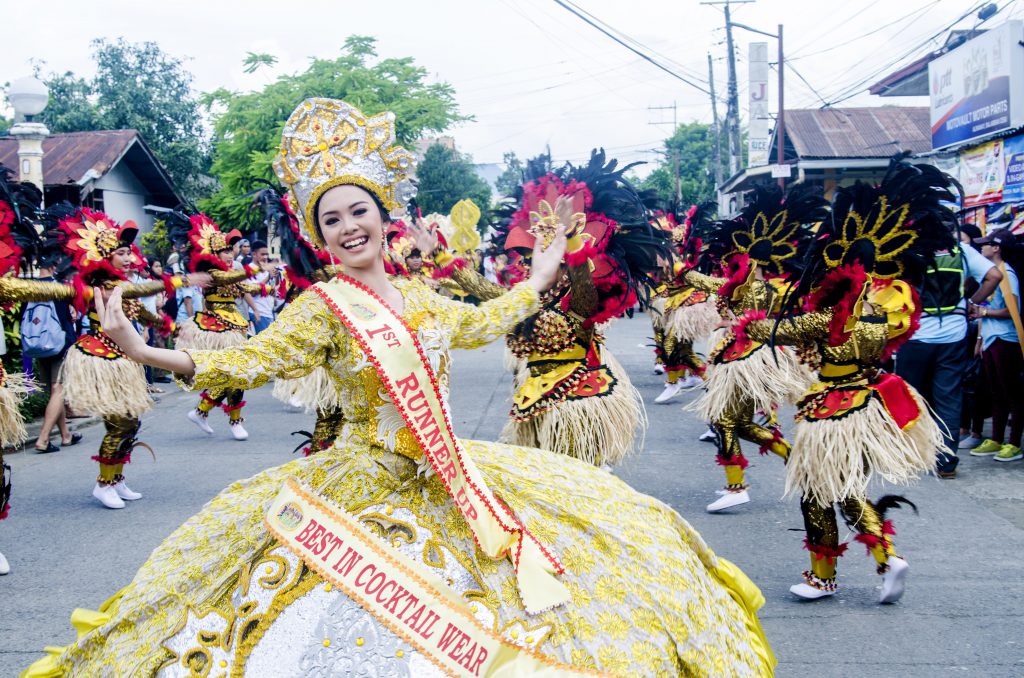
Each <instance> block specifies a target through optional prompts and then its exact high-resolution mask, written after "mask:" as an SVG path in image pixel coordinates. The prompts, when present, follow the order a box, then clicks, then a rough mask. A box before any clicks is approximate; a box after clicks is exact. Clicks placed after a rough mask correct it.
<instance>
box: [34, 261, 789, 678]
mask: <svg viewBox="0 0 1024 678" xmlns="http://www.w3.org/2000/svg"><path fill="white" fill-rule="evenodd" d="M321 284H328V285H330V284H334V283H321ZM395 285H396V286H397V287H398V288H399V289H400V290H401V292H402V295H403V297H404V299H405V310H404V313H403V317H404V318H405V320H406V322H407V323H408V324H409V325H410V327H411V328H412V329H413V330H414V331H416V332H417V334H418V336H419V339H420V341H421V343H422V345H423V348H424V351H425V353H426V356H427V360H428V362H429V363H430V366H431V368H432V369H433V370H434V371H435V374H436V375H437V378H438V382H439V385H440V387H441V391H442V395H443V396H445V399H447V390H448V384H449V357H448V351H449V349H450V348H472V347H477V346H480V345H483V344H485V343H488V342H490V341H494V340H496V339H499V338H500V337H502V336H503V335H504V334H505V333H506V332H508V331H509V330H510V329H511V327H512V326H514V325H515V324H516V323H518V322H519V321H521V320H522V319H523V318H524V317H526V316H528V315H529V314H530V313H533V312H535V311H536V306H537V295H536V292H534V291H533V289H532V288H530V287H529V286H527V285H519V286H517V287H515V288H513V290H512V291H510V292H509V293H508V294H506V295H504V296H503V297H501V298H499V299H495V300H493V301H490V302H487V303H484V304H482V305H480V306H479V307H474V306H470V305H467V304H461V303H458V302H454V301H450V300H447V299H444V298H442V297H440V296H439V295H437V294H436V293H435V292H433V291H431V290H429V289H428V288H426V287H425V286H423V285H422V284H421V283H418V282H415V281H408V280H395ZM192 358H193V360H194V361H195V363H196V376H195V378H194V380H193V384H192V386H193V387H194V388H197V389H198V388H208V387H213V386H228V385H229V386H231V387H234V388H239V389H245V390H248V389H252V388H257V387H259V386H261V385H263V384H265V383H266V382H267V381H268V380H269V379H270V378H272V377H275V376H277V377H286V378H291V377H298V376H301V375H303V374H305V373H307V372H309V371H311V370H313V369H314V368H316V367H318V366H323V365H326V366H327V368H328V372H329V373H330V375H331V378H332V379H333V380H334V381H335V383H336V385H337V387H338V389H339V391H340V393H341V394H342V397H341V402H342V403H343V407H344V410H345V411H344V422H345V423H344V427H343V429H342V431H341V432H340V434H339V435H338V437H337V441H336V443H335V445H334V447H333V448H330V449H328V450H325V451H323V452H321V453H319V454H316V455H314V456H311V457H306V458H302V459H297V460H295V461H292V462H290V463H287V464H284V465H282V466H278V467H276V468H272V469H269V470H267V471H264V472H263V473H260V474H258V475H256V476H253V477H251V478H248V479H245V480H241V481H239V482H236V483H234V484H232V485H231V486H230V487H228V488H227V489H225V490H224V491H223V492H222V493H221V494H220V495H218V496H217V497H216V498H215V499H213V500H212V501H211V502H210V503H209V504H207V505H206V506H205V507H204V508H203V509H202V510H201V511H200V512H199V513H198V514H196V515H195V516H193V517H192V518H190V519H189V520H188V521H187V522H185V523H184V524H183V525H182V526H181V527H180V528H178V529H177V530H176V531H175V532H174V533H173V534H172V535H171V536H170V537H168V538H167V539H166V540H165V541H164V542H163V543H162V544H161V545H160V546H159V547H158V548H157V549H156V550H155V551H154V552H153V554H152V556H151V557H150V558H149V560H148V561H147V562H146V563H145V564H144V565H143V566H142V568H141V569H140V570H139V571H138V573H137V575H136V577H135V579H134V580H133V581H132V583H131V584H130V585H128V586H127V587H126V588H125V589H123V590H122V591H121V592H120V593H119V594H118V596H117V597H115V598H114V599H112V601H108V604H107V606H106V607H105V609H104V610H103V613H101V614H98V615H97V614H95V613H93V616H92V617H91V621H90V622H89V625H90V626H95V629H94V630H93V631H92V632H91V633H89V634H88V635H85V636H84V637H82V638H80V639H79V641H78V642H77V643H75V644H72V645H70V646H68V647H67V648H65V649H64V651H63V653H62V654H60V655H59V656H57V657H56V665H57V666H58V667H59V669H60V670H62V671H63V672H64V674H65V675H72V676H118V677H120V676H148V675H160V676H210V677H213V676H242V675H246V676H275V677H276V676H323V677H328V676H330V677H341V676H350V675H363V674H366V675H370V674H367V673H366V672H367V670H369V671H371V672H372V675H379V676H426V675H436V669H435V668H434V667H433V665H431V664H429V663H428V662H427V661H426V659H425V658H424V657H422V656H420V655H418V653H417V652H416V651H415V650H414V649H413V648H411V647H409V646H408V645H406V644H405V643H404V642H403V641H402V640H401V639H400V638H399V637H397V636H395V635H394V634H392V633H391V632H390V631H388V630H387V629H386V628H384V627H383V626H382V625H380V624H378V623H377V622H376V620H375V619H374V618H373V617H371V616H370V615H369V614H368V613H366V612H365V611H363V610H362V608H360V607H359V606H358V605H357V604H355V603H354V602H353V601H351V599H349V598H348V597H347V596H345V595H344V594H343V593H341V592H339V591H336V590H332V589H331V586H330V585H329V584H327V583H326V582H324V581H323V580H322V579H321V578H320V577H319V576H318V575H317V574H315V573H314V572H312V571H310V570H309V569H308V568H306V567H305V566H304V564H303V563H302V562H301V561H300V560H298V559H297V558H296V557H295V556H293V555H292V554H291V553H290V552H289V551H288V550H287V549H285V548H283V547H280V546H279V545H278V544H277V542H276V541H274V540H273V539H272V538H270V536H269V535H268V532H267V530H266V529H265V528H264V526H263V513H264V511H265V509H266V507H267V506H268V505H269V503H270V502H271V500H272V499H273V497H274V496H275V495H276V493H277V492H278V490H279V489H280V487H281V485H282V483H283V481H284V480H285V479H286V478H287V477H289V476H294V477H296V478H297V479H298V480H299V481H301V482H303V483H305V484H307V485H309V486H311V487H313V488H315V489H316V490H317V491H318V492H319V493H320V494H321V495H322V496H323V497H325V498H327V499H328V500H329V501H331V502H333V503H334V504H335V505H337V506H339V507H341V508H343V509H344V510H347V511H349V512H351V513H353V514H355V515H357V516H359V518H360V519H361V520H362V522H363V523H364V524H366V525H368V526H370V528H371V529H372V530H374V531H375V532H376V533H377V534H378V535H379V536H380V537H381V538H382V539H385V540H387V541H388V542H390V543H391V544H392V545H393V546H394V547H395V548H397V549H400V550H401V551H402V552H403V553H404V554H405V555H407V556H409V557H410V558H412V559H414V560H416V561H418V562H420V563H421V564H422V567H424V568H427V569H429V570H431V571H433V572H434V573H435V574H438V575H440V576H441V577H443V578H444V579H445V580H447V582H448V583H449V584H450V585H451V586H452V587H454V588H455V590H457V591H459V592H460V593H461V594H462V595H463V596H464V597H465V598H467V599H468V600H469V601H470V604H471V609H472V610H473V611H474V613H475V615H476V617H477V619H478V620H479V621H480V622H481V623H482V624H484V625H485V626H486V627H488V628H491V629H493V630H494V631H495V632H497V633H500V634H502V635H503V636H504V637H506V638H508V639H509V640H511V641H513V642H515V643H519V644H521V645H526V646H529V647H532V648H535V649H536V650H537V651H539V652H542V653H544V654H547V655H550V656H552V657H554V658H556V659H557V660H559V661H561V662H565V663H570V664H575V665H578V666H583V667H592V668H596V669H599V670H602V671H605V672H609V673H614V674H618V675H643V676H654V675H687V676H730V675H735V676H760V675H769V674H770V673H771V671H772V666H773V659H772V658H770V657H771V654H770V650H768V648H767V646H766V644H764V643H763V642H762V637H761V636H760V635H759V634H758V633H757V630H759V627H758V625H757V622H756V618H755V617H754V614H753V609H756V603H755V604H754V606H753V607H751V606H750V598H753V597H756V595H748V600H747V605H748V608H747V609H745V608H744V607H743V606H742V605H741V604H739V603H737V602H735V601H734V599H733V595H737V593H736V591H735V590H733V591H730V588H727V586H726V585H723V583H722V580H723V579H725V580H728V579H730V577H728V576H727V577H723V576H722V570H723V569H724V568H723V567H719V564H720V562H721V563H724V561H718V560H717V559H716V558H715V555H714V554H713V553H712V552H711V551H710V550H709V549H708V547H707V546H706V545H705V544H704V542H703V541H702V540H701V538H700V536H699V535H698V534H697V533H696V532H695V531H694V530H693V528H691V527H690V525H689V524H688V523H686V522H685V521H684V520H683V519H682V518H680V517H679V516H678V514H676V513H675V512H674V511H672V510H671V509H670V508H669V507H667V506H666V505H664V504H662V503H661V502H659V501H657V500H655V499H653V498H651V497H648V496H646V495H642V494H639V493H637V492H635V491H634V490H632V489H631V488H629V486H627V485H626V484H625V483H623V482H622V481H620V480H618V479H617V478H615V477H614V476H611V475H610V474H608V473H607V472H605V471H601V470H600V469H597V468H595V467H593V466H591V465H589V464H585V463H582V462H579V461H576V460H575V459H572V458H569V457H566V456H563V455H557V454H554V453H551V452H547V451H542V450H537V449H530V448H522V447H513V446H507V445H499V444H496V443H489V442H480V441H465V449H466V452H467V454H469V455H470V456H471V457H472V459H473V460H474V461H475V462H476V464H477V466H478V467H479V468H480V470H481V472H482V473H483V475H484V477H485V478H486V480H487V482H488V484H489V485H490V487H491V488H492V489H493V491H494V492H495V494H497V495H498V496H499V497H500V498H501V499H502V500H503V501H505V502H506V503H507V504H508V505H509V506H510V507H511V508H512V509H513V510H514V511H515V512H516V514H517V515H518V516H519V517H520V519H521V520H522V521H523V523H524V524H525V525H526V527H527V528H528V529H529V530H531V531H532V532H533V534H534V535H536V537H537V538H538V539H539V540H540V541H541V542H542V543H543V544H545V545H546V546H547V547H549V548H551V549H552V550H553V552H554V553H556V554H557V555H558V557H559V558H560V560H561V562H562V563H563V565H564V566H565V569H566V572H565V574H564V575H562V576H561V579H562V581H563V582H564V583H565V584H566V586H567V587H568V588H569V590H570V591H571V594H572V599H571V601H570V602H569V603H567V604H565V605H563V606H561V607H558V608H556V609H554V610H549V611H547V612H544V613H542V614H540V615H537V616H533V617H531V616H529V615H527V614H526V613H525V612H524V611H523V609H522V605H521V603H520V601H519V597H518V594H517V591H516V585H515V578H514V573H513V570H512V567H511V565H510V564H509V562H508V561H507V560H503V561H494V560H490V559H489V558H487V557H486V556H485V555H484V554H483V553H482V552H480V551H478V550H477V549H476V547H475V545H474V544H473V541H472V536H471V534H470V530H469V527H468V526H467V525H466V523H465V521H464V520H463V519H462V517H461V515H460V514H459V512H458V510H457V509H456V508H455V506H454V504H453V503H452V501H451V499H450V498H449V497H448V495H447V494H446V492H445V490H444V488H443V486H442V485H441V482H440V481H439V479H438V478H437V477H436V476H435V475H434V473H433V471H432V470H431V468H430V466H429V463H427V462H426V461H425V460H424V459H423V456H422V454H421V452H420V450H419V448H418V447H417V445H416V444H415V442H414V441H413V438H412V436H411V435H410V433H409V432H408V431H407V430H406V429H405V425H404V423H403V421H402V418H401V416H400V415H399V414H398V412H397V410H396V409H395V407H394V405H392V403H391V402H390V401H389V399H388V395H387V393H386V392H385V391H384V389H383V388H382V386H381V383H380V380H379V378H378V376H377V373H376V372H375V370H374V368H373V367H372V365H370V364H369V362H368V361H367V359H366V357H365V356H364V355H363V354H362V352H361V351H360V350H359V348H358V346H357V345H356V343H355V341H353V340H351V339H350V338H349V336H348V334H347V330H346V329H345V327H344V326H343V325H342V323H341V322H340V321H339V320H338V318H337V317H336V316H335V315H334V314H333V313H332V312H331V311H330V310H329V309H328V308H327V306H326V305H325V303H324V302H323V300H322V299H321V298H320V297H319V296H317V295H316V294H314V293H310V292H307V293H305V294H303V295H302V296H300V297H299V298H298V299H297V300H296V301H295V302H294V303H292V304H291V305H290V306H289V307H288V308H287V309H285V311H284V312H283V313H282V314H281V315H280V316H279V318H278V320H277V321H276V322H275V323H274V324H273V325H271V326H270V328H269V329H267V330H265V331H264V332H262V333H261V334H259V335H257V336H255V337H253V338H252V339H251V340H250V341H249V342H248V343H247V344H245V345H244V346H239V347H235V348H230V349H226V350H223V351H195V352H192ZM738 578H742V575H741V574H740V575H739V576H738V577H737V579H738ZM747 583H748V584H749V582H747ZM731 588H732V589H735V588H737V587H731ZM754 592H755V594H756V589H754ZM748 594H749V589H748ZM737 597H739V596H738V595H737ZM748 610H749V612H748ZM37 675H44V674H37ZM51 675H52V674H51Z"/></svg>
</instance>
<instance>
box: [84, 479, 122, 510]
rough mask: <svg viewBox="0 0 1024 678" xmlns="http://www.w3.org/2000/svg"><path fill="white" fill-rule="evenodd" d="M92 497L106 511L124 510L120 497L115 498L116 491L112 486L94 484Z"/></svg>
mask: <svg viewBox="0 0 1024 678" xmlns="http://www.w3.org/2000/svg"><path fill="white" fill-rule="evenodd" d="M92 496H94V497H96V498H97V499H98V500H99V502H100V503H101V504H103V505H104V506H106V507H107V508H108V509H123V508H124V501H123V500H122V499H121V497H119V496H117V490H115V489H114V486H113V485H100V484H99V483H96V487H94V488H92Z"/></svg>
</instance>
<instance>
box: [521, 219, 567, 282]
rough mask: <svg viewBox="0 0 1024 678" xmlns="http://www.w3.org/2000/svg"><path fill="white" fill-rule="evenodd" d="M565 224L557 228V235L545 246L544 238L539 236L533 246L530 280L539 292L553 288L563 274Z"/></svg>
mask: <svg viewBox="0 0 1024 678" xmlns="http://www.w3.org/2000/svg"><path fill="white" fill-rule="evenodd" d="M565 243H566V239H565V226H564V225H560V226H558V228H556V229H555V237H554V238H552V240H551V243H550V244H549V245H548V246H547V247H544V242H543V238H537V242H536V244H535V245H534V246H533V258H532V260H531V262H530V278H529V280H528V282H529V283H530V284H531V285H533V286H534V287H536V288H537V291H538V292H544V291H546V290H549V289H551V287H552V286H554V284H555V283H556V282H558V278H559V277H560V276H561V275H562V257H564V256H565Z"/></svg>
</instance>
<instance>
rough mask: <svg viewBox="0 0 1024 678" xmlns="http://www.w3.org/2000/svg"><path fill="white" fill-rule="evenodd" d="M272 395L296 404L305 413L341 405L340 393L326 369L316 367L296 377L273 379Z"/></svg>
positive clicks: (284, 401)
mask: <svg viewBox="0 0 1024 678" xmlns="http://www.w3.org/2000/svg"><path fill="white" fill-rule="evenodd" d="M273 395H274V397H275V398H277V399H278V400H280V401H281V402H282V403H285V404H298V405H300V406H301V407H302V408H303V409H304V410H305V411H306V413H307V414H315V413H316V412H317V411H320V410H324V411H327V410H337V409H339V408H340V407H341V394H340V393H338V387H337V386H335V384H334V382H333V381H331V378H330V376H328V374H327V370H326V369H324V368H323V367H318V368H316V369H315V370H313V371H312V372H310V373H309V374H307V375H305V376H303V377H299V378H297V379H277V380H275V381H274V391H273Z"/></svg>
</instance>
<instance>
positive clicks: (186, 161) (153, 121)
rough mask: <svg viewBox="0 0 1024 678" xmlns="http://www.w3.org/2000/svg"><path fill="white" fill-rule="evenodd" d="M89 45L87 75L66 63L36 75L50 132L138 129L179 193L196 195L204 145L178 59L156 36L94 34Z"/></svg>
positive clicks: (197, 111) (205, 165)
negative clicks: (46, 94)
mask: <svg viewBox="0 0 1024 678" xmlns="http://www.w3.org/2000/svg"><path fill="white" fill-rule="evenodd" d="M92 48H93V51H92V57H93V60H94V61H95V62H96V75H95V77H93V78H92V79H91V80H86V79H84V78H80V77H78V76H76V75H75V74H74V73H73V72H70V71H68V72H66V73H63V74H56V73H51V74H50V75H49V76H44V77H43V80H44V82H45V83H46V85H47V86H48V87H49V88H50V103H49V105H48V106H47V107H46V110H44V111H43V113H42V115H40V119H41V120H42V122H45V123H46V125H47V126H48V127H49V128H50V130H51V131H53V132H79V131H85V130H96V129H135V130H138V131H139V132H140V133H141V134H142V137H143V138H144V139H145V140H146V143H147V144H148V145H149V147H150V148H151V149H152V150H153V153H154V154H155V155H156V157H157V158H158V159H159V160H160V162H161V163H162V164H163V166H164V167H165V168H166V169H167V172H168V173H169V174H170V175H171V178H172V179H173V180H174V182H175V183H176V184H177V186H178V188H179V189H180V190H181V191H182V193H184V194H185V195H186V196H187V197H189V198H196V197H199V196H200V195H202V193H203V190H204V182H203V180H202V175H203V174H204V172H205V171H206V170H207V168H208V166H209V160H208V154H207V145H206V143H205V141H204V133H203V126H202V115H201V109H200V106H199V99H198V97H197V96H196V95H195V93H193V91H192V74H191V73H190V72H189V71H188V70H187V69H186V68H185V67H184V62H183V61H182V60H181V59H177V58H175V57H172V56H170V55H168V54H166V53H164V52H163V51H162V50H161V49H160V47H159V46H158V45H157V44H156V43H155V42H142V43H130V42H127V41H126V40H125V39H124V38H118V39H117V40H116V41H114V42H111V41H108V40H105V39H98V40H94V41H93V42H92Z"/></svg>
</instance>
